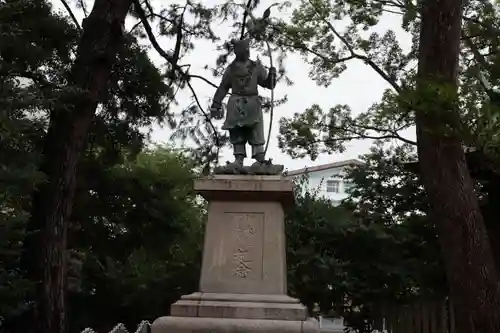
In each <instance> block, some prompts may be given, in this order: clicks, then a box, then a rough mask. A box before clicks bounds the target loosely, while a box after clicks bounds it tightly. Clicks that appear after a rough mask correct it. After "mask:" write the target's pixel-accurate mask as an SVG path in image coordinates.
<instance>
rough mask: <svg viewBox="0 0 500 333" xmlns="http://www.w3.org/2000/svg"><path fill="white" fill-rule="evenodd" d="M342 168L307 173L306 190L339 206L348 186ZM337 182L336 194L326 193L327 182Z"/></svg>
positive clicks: (345, 195)
mask: <svg viewBox="0 0 500 333" xmlns="http://www.w3.org/2000/svg"><path fill="white" fill-rule="evenodd" d="M344 170H345V169H344V168H342V167H341V168H332V169H326V170H321V171H314V172H309V173H307V174H306V175H307V177H308V180H307V182H306V189H307V190H308V191H309V192H315V193H317V194H318V195H319V196H321V197H323V198H327V199H330V200H332V202H334V203H335V204H339V203H340V202H341V201H342V200H343V199H345V198H347V196H348V194H347V193H346V188H347V187H348V186H349V184H347V182H346V180H345V179H344V176H345V171H344ZM297 177H302V175H297V176H294V178H297ZM329 180H330V181H335V182H338V192H333V191H328V190H329V186H328V181H329ZM330 189H331V188H330Z"/></svg>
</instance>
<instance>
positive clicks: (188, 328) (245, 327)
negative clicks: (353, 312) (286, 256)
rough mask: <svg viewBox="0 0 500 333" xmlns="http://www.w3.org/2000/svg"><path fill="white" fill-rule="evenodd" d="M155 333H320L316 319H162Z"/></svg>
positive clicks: (155, 325) (154, 329) (156, 323)
mask: <svg viewBox="0 0 500 333" xmlns="http://www.w3.org/2000/svg"><path fill="white" fill-rule="evenodd" d="M151 331H152V332H153V333H318V332H319V326H318V322H317V320H316V319H312V318H311V319H308V320H306V321H293V320H267V319H263V320H259V319H231V318H190V317H161V318H158V319H157V320H155V322H154V323H153V325H152V326H151Z"/></svg>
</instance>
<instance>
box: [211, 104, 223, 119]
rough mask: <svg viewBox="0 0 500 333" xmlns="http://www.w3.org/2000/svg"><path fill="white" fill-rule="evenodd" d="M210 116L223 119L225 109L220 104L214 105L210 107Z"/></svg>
mask: <svg viewBox="0 0 500 333" xmlns="http://www.w3.org/2000/svg"><path fill="white" fill-rule="evenodd" d="M210 117H211V118H213V119H222V118H224V111H223V110H222V107H220V106H218V107H217V106H212V107H211V108H210Z"/></svg>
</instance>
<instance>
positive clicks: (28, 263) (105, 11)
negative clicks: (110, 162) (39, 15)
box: [22, 0, 132, 333]
mask: <svg viewBox="0 0 500 333" xmlns="http://www.w3.org/2000/svg"><path fill="white" fill-rule="evenodd" d="M131 2H132V0H96V1H95V2H94V7H93V8H92V12H91V13H90V15H89V17H88V18H87V19H85V22H84V24H83V32H82V36H81V39H80V42H79V44H78V49H77V58H76V60H75V63H74V64H73V67H72V69H71V72H70V74H69V78H68V86H67V88H68V92H67V93H65V97H64V98H62V99H61V100H60V101H59V103H58V105H57V107H56V108H55V109H53V110H52V112H51V117H50V125H49V129H48V133H47V136H46V138H45V142H44V150H43V161H42V163H41V166H40V169H41V171H42V172H43V173H44V174H45V175H46V181H45V182H44V183H43V184H42V185H41V186H40V187H39V188H38V189H37V190H36V191H35V193H34V194H33V205H32V214H31V219H30V221H29V223H28V227H27V229H28V232H29V233H28V237H27V238H26V242H25V246H24V248H25V251H24V253H23V258H22V264H23V266H24V268H25V269H26V271H27V273H28V276H30V277H31V278H32V279H34V280H35V281H37V282H38V285H37V307H36V311H35V312H36V326H38V327H36V329H35V331H36V332H44V333H65V332H66V331H67V322H66V304H65V292H66V265H67V258H66V257H67V256H66V234H67V224H68V217H69V215H70V214H71V208H72V204H73V194H74V190H75V173H76V166H77V162H78V159H79V155H80V152H81V150H82V148H83V146H84V144H85V140H86V137H87V133H88V130H89V126H90V124H91V122H92V120H93V117H94V115H95V112H96V108H97V105H98V103H99V102H100V101H102V99H103V96H104V95H105V94H106V92H107V87H108V81H109V77H110V72H111V68H112V65H113V64H114V63H115V62H116V58H117V51H118V50H119V47H120V46H121V45H122V44H123V41H122V36H123V31H122V27H123V24H124V21H125V17H126V15H127V12H128V10H129V7H130V6H131Z"/></svg>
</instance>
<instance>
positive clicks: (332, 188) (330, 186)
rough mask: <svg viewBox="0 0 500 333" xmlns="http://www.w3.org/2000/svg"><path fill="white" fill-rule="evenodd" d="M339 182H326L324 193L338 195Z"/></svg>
mask: <svg viewBox="0 0 500 333" xmlns="http://www.w3.org/2000/svg"><path fill="white" fill-rule="evenodd" d="M339 187H340V182H339V181H338V180H327V181H326V191H327V192H330V193H339Z"/></svg>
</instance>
